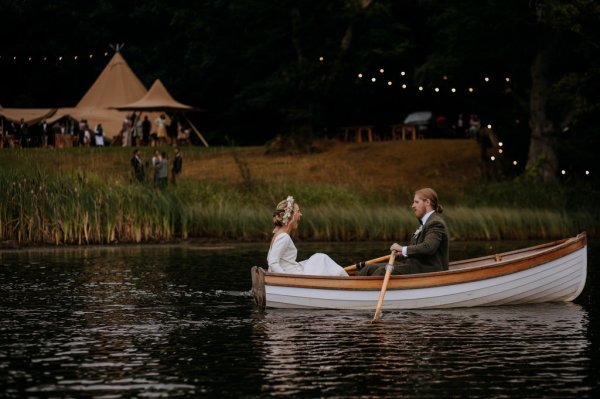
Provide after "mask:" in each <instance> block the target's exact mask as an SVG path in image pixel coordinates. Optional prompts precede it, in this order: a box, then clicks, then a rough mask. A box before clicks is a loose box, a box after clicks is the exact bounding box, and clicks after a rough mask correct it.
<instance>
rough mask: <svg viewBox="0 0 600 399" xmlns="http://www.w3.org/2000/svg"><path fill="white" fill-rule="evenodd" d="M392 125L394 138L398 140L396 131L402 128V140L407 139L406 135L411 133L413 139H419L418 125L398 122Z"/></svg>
mask: <svg viewBox="0 0 600 399" xmlns="http://www.w3.org/2000/svg"><path fill="white" fill-rule="evenodd" d="M391 127H392V140H396V132H397V131H398V130H400V131H401V132H402V141H406V135H407V134H410V135H411V140H416V139H417V127H416V126H415V125H406V124H404V123H398V124H395V125H391Z"/></svg>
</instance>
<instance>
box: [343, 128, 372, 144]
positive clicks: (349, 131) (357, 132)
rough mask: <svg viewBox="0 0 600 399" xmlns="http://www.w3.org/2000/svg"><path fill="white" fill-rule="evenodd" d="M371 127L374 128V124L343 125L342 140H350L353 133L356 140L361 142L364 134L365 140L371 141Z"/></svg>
mask: <svg viewBox="0 0 600 399" xmlns="http://www.w3.org/2000/svg"><path fill="white" fill-rule="evenodd" d="M373 129H374V126H372V125H365V126H345V127H343V128H342V131H343V132H344V141H350V140H351V137H352V135H355V137H356V142H357V143H362V142H363V134H365V135H366V137H365V140H366V141H368V142H371V141H373Z"/></svg>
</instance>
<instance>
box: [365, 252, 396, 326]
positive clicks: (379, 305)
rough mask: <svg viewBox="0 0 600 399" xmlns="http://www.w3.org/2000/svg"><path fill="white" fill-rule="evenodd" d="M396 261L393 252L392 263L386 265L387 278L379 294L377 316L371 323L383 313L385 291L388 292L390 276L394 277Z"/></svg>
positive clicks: (384, 279)
mask: <svg viewBox="0 0 600 399" xmlns="http://www.w3.org/2000/svg"><path fill="white" fill-rule="evenodd" d="M395 261H396V251H392V254H391V255H390V261H389V262H388V264H387V265H385V277H384V278H383V285H382V286H381V293H380V294H379V301H377V309H375V316H373V320H371V323H372V322H374V321H375V320H377V318H379V314H380V313H381V306H382V305H383V297H384V296H385V291H386V290H387V286H388V283H389V281H390V276H391V275H392V270H394V262H395Z"/></svg>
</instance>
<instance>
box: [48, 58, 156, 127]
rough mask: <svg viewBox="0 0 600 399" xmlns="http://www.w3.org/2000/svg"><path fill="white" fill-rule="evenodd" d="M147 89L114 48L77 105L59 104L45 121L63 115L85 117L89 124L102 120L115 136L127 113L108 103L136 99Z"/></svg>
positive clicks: (53, 120)
mask: <svg viewBox="0 0 600 399" xmlns="http://www.w3.org/2000/svg"><path fill="white" fill-rule="evenodd" d="M146 93H147V90H146V88H145V87H144V85H143V84H142V82H141V81H140V80H139V79H138V77H137V76H136V75H135V73H133V71H132V70H131V68H130V67H129V65H128V64H127V62H126V61H125V59H124V58H123V56H121V53H120V52H118V51H117V52H115V55H114V56H113V57H112V59H111V60H110V62H109V63H108V65H107V66H106V67H105V68H104V70H103V71H102V72H101V73H100V75H99V76H98V78H97V79H96V81H95V82H94V84H93V85H92V86H91V87H90V88H89V90H88V91H87V93H85V95H84V96H83V97H82V98H81V100H80V101H79V103H78V104H77V106H75V107H73V108H59V109H58V110H57V111H56V113H55V114H54V115H53V116H52V117H51V118H49V119H48V122H50V123H53V122H55V121H57V120H59V119H61V118H64V117H70V118H73V119H76V120H82V119H86V120H87V121H88V124H89V125H90V127H92V128H93V127H94V125H96V124H97V123H102V126H103V127H104V132H105V135H106V136H107V137H114V136H116V135H118V134H119V132H120V130H121V126H122V123H123V120H124V119H125V116H126V113H125V112H120V111H117V110H115V109H112V108H111V107H114V106H115V105H119V104H123V103H127V102H131V101H135V100H138V99H140V98H141V97H143V96H144V95H145V94H146Z"/></svg>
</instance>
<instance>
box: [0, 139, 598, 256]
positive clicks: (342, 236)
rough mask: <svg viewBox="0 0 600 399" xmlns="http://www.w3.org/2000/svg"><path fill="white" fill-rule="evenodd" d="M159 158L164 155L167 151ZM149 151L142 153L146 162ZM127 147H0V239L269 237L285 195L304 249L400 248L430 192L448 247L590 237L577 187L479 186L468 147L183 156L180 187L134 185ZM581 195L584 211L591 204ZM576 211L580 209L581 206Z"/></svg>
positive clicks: (593, 221)
mask: <svg viewBox="0 0 600 399" xmlns="http://www.w3.org/2000/svg"><path fill="white" fill-rule="evenodd" d="M165 150H166V151H167V152H168V153H172V151H170V149H168V148H165ZM151 151H152V149H150V148H144V149H143V154H142V155H143V157H144V159H150V157H151ZM130 156H131V149H123V148H103V149H93V148H92V149H61V150H44V149H29V150H28V149H24V150H3V151H2V153H1V158H0V167H1V170H2V173H0V187H2V190H1V191H0V240H1V241H3V242H5V243H6V242H10V243H16V244H24V243H36V244H38V243H39V244H53V245H62V244H91V243H115V242H157V241H169V240H177V239H186V238H189V237H198V238H206V239H214V240H230V239H236V240H245V241H263V240H268V239H269V237H270V232H271V229H272V225H271V215H272V211H273V208H274V204H275V203H276V202H278V201H279V200H280V199H282V198H284V197H285V196H286V195H294V197H295V198H296V199H297V200H298V201H299V202H300V204H301V205H302V207H303V213H304V218H303V220H302V222H301V228H300V229H299V230H298V238H300V239H304V240H323V241H331V240H335V241H337V240H347V241H351V240H357V241H360V240H406V239H408V238H409V237H410V235H411V234H412V232H413V231H414V229H415V227H416V224H415V223H416V222H415V220H414V216H413V214H412V212H411V211H410V209H409V205H410V203H411V202H412V192H413V191H414V190H415V189H416V188H419V187H422V186H431V187H434V188H435V189H436V190H437V191H438V194H439V195H440V200H441V201H442V202H443V203H444V204H445V216H446V220H447V221H448V225H449V228H450V233H451V235H452V237H453V238H454V239H464V240H474V239H486V240H495V239H554V238H560V237H564V236H569V235H574V234H577V233H578V232H580V231H584V230H585V231H587V232H588V234H590V235H595V234H596V233H597V231H598V222H597V220H598V218H597V211H595V208H594V207H586V206H577V207H570V206H569V204H571V201H572V200H574V199H576V198H579V203H581V202H582V200H581V195H580V193H579V190H578V189H577V188H569V187H562V186H558V185H557V186H553V187H549V186H543V187H534V186H531V185H529V184H516V183H510V184H509V183H498V184H483V183H482V180H481V178H480V170H479V167H478V163H477V156H478V149H477V147H476V146H475V145H474V143H473V142H471V141H467V140H447V141H441V140H426V141H418V142H409V143H406V142H404V143H402V142H394V143H389V142H388V143H370V144H339V143H323V144H322V151H321V152H319V153H316V154H311V155H304V156H266V155H264V150H263V149H262V148H256V147H254V148H215V149H212V148H208V149H205V148H185V149H184V159H185V160H184V172H183V175H182V177H181V179H180V181H179V184H178V185H177V186H176V187H174V186H170V187H169V188H168V189H167V190H165V191H157V190H155V189H154V188H153V187H152V183H151V181H150V178H148V179H147V181H146V182H144V183H142V184H139V183H137V182H136V183H133V182H132V179H131V170H130V168H131V167H130V165H129V159H130ZM595 195H597V194H594V193H592V198H589V199H588V200H589V201H590V204H591V203H592V200H593V197H594V196H595ZM583 202H585V201H583Z"/></svg>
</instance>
